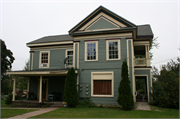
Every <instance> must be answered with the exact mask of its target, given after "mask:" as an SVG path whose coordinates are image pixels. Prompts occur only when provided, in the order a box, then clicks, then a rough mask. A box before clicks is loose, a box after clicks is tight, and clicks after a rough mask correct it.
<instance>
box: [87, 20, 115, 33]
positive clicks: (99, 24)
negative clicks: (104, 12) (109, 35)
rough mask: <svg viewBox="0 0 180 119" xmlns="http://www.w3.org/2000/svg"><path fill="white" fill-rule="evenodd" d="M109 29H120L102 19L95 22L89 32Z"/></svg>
mask: <svg viewBox="0 0 180 119" xmlns="http://www.w3.org/2000/svg"><path fill="white" fill-rule="evenodd" d="M108 28H118V27H117V26H115V25H114V24H112V23H110V22H109V21H107V20H105V19H104V18H101V19H100V20H98V21H97V22H95V23H94V24H93V25H92V26H90V27H89V28H88V29H87V30H94V29H108Z"/></svg>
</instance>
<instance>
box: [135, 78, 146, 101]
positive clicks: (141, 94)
mask: <svg viewBox="0 0 180 119" xmlns="http://www.w3.org/2000/svg"><path fill="white" fill-rule="evenodd" d="M135 81H136V92H137V95H136V102H147V101H148V95H147V93H148V91H147V78H146V76H136V77H135Z"/></svg>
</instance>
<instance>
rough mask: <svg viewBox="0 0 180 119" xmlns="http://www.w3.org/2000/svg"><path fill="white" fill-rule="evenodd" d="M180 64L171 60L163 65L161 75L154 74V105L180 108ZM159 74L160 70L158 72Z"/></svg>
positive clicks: (179, 60)
mask: <svg viewBox="0 0 180 119" xmlns="http://www.w3.org/2000/svg"><path fill="white" fill-rule="evenodd" d="M179 63H180V58H177V62H175V61H173V60H171V61H170V62H168V63H167V65H163V66H162V68H161V71H160V73H159V74H158V73H154V74H153V75H152V76H153V77H156V80H155V81H154V82H153V94H152V96H153V104H154V105H156V106H160V107H168V108H179ZM157 72H158V70H157Z"/></svg>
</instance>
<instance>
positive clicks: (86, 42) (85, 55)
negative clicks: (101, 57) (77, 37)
mask: <svg viewBox="0 0 180 119" xmlns="http://www.w3.org/2000/svg"><path fill="white" fill-rule="evenodd" d="M88 43H96V60H87V44H88ZM84 59H85V61H90V62H91V61H98V41H85V53H84Z"/></svg>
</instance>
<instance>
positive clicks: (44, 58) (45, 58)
mask: <svg viewBox="0 0 180 119" xmlns="http://www.w3.org/2000/svg"><path fill="white" fill-rule="evenodd" d="M39 55H40V58H39V59H40V63H39V68H49V55H50V52H49V51H40V54H39Z"/></svg>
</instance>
